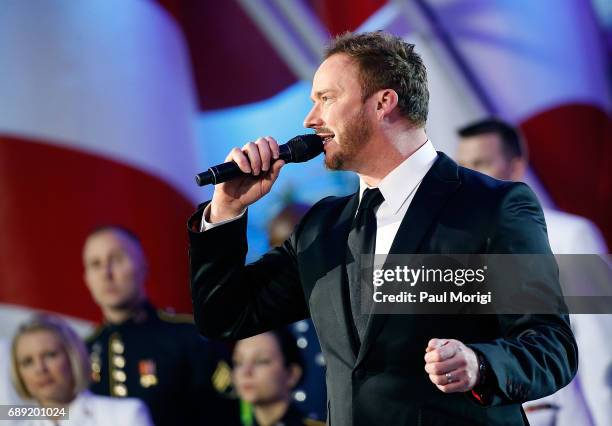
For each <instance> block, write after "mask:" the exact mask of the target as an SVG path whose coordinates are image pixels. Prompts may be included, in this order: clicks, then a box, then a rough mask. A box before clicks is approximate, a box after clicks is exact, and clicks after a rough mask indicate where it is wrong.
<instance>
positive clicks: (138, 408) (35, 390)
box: [11, 314, 152, 426]
mask: <svg viewBox="0 0 612 426" xmlns="http://www.w3.org/2000/svg"><path fill="white" fill-rule="evenodd" d="M90 375H91V372H90V366H89V358H88V355H87V350H86V349H85V345H84V343H83V342H82V341H81V339H80V338H79V337H78V336H77V334H76V333H75V332H74V331H73V330H72V329H71V328H70V327H69V326H68V324H67V323H66V322H65V321H63V320H62V319H60V318H59V317H56V316H51V315H43V314H39V315H36V316H34V317H33V318H32V319H30V320H29V321H27V322H26V323H24V324H22V325H21V326H20V327H19V329H18V330H17V333H16V334H15V336H14V337H13V341H12V345H11V379H12V381H13V385H14V387H15V390H16V391H17V393H18V394H19V396H21V397H22V398H23V399H24V400H33V401H35V402H36V404H37V405H38V407H39V408H45V410H44V411H45V414H48V415H51V416H50V417H47V418H44V419H25V420H22V419H20V420H16V421H15V424H18V425H22V426H25V425H29V426H39V425H40V426H43V425H44V426H47V425H61V426H64V425H66V426H72V425H74V426H77V425H78V426H88V425H98V426H103V425H109V426H111V425H112V426H121V425H126V426H128V425H129V426H149V425H152V423H151V421H150V417H149V413H148V411H147V408H146V406H145V405H144V404H143V403H142V402H141V401H139V400H136V399H133V398H125V399H114V398H109V397H102V396H97V395H93V394H92V393H90V392H89V391H88V390H87V387H88V385H89V378H90ZM62 407H63V408H65V409H66V412H67V413H68V415H69V416H68V417H69V419H64V418H62V417H61V416H56V415H57V414H61V411H57V410H53V408H62Z"/></svg>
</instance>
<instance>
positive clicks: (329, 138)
mask: <svg viewBox="0 0 612 426" xmlns="http://www.w3.org/2000/svg"><path fill="white" fill-rule="evenodd" d="M319 136H320V137H321V138H323V145H325V144H327V143H328V142H330V141H332V140H333V139H334V136H336V135H334V134H333V133H319Z"/></svg>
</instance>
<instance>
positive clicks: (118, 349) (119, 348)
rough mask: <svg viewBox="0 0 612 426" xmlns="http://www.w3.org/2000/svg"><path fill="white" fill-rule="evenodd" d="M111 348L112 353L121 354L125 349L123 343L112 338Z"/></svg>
mask: <svg viewBox="0 0 612 426" xmlns="http://www.w3.org/2000/svg"><path fill="white" fill-rule="evenodd" d="M111 349H112V351H113V352H114V353H116V354H120V355H121V354H122V353H123V351H124V350H125V346H123V343H122V342H121V341H120V340H113V342H112V343H111Z"/></svg>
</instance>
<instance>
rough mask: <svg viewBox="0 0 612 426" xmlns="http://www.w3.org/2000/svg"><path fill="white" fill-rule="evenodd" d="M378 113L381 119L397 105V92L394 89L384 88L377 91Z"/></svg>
mask: <svg viewBox="0 0 612 426" xmlns="http://www.w3.org/2000/svg"><path fill="white" fill-rule="evenodd" d="M374 96H375V97H376V113H377V115H378V118H379V119H384V118H385V117H386V116H388V115H389V114H391V112H392V111H393V110H395V108H396V107H397V102H398V97H397V92H396V91H395V90H393V89H382V90H379V91H378V92H376V94H375V95H374Z"/></svg>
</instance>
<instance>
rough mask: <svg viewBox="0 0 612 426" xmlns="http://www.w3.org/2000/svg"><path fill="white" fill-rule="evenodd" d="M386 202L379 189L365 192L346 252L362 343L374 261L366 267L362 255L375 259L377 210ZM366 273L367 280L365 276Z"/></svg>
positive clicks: (354, 321) (351, 296) (358, 332)
mask: <svg viewBox="0 0 612 426" xmlns="http://www.w3.org/2000/svg"><path fill="white" fill-rule="evenodd" d="M383 201H384V197H383V195H382V194H381V193H380V190H379V189H378V188H373V189H366V190H365V191H364V193H363V196H362V197H361V202H360V203H359V208H358V209H357V214H356V215H355V219H353V226H352V227H351V231H350V232H349V236H348V248H347V251H346V273H347V277H348V283H349V295H350V299H351V313H352V315H353V323H354V325H355V329H356V331H357V337H358V338H359V344H361V342H362V341H363V337H364V334H365V332H366V327H367V325H368V318H369V314H364V313H362V312H368V313H369V312H370V309H371V307H372V294H373V289H372V275H371V272H372V265H373V263H372V262H369V263H370V264H368V265H364V264H363V261H364V259H362V255H370V256H371V257H372V259H373V256H374V248H375V244H376V209H377V208H378V206H380V204H381V203H382V202H383ZM365 272H367V273H368V274H369V276H368V277H366V276H362V274H363V273H365ZM362 291H364V292H366V294H365V295H363V300H364V301H365V302H366V304H365V305H364V306H361V301H362Z"/></svg>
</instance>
